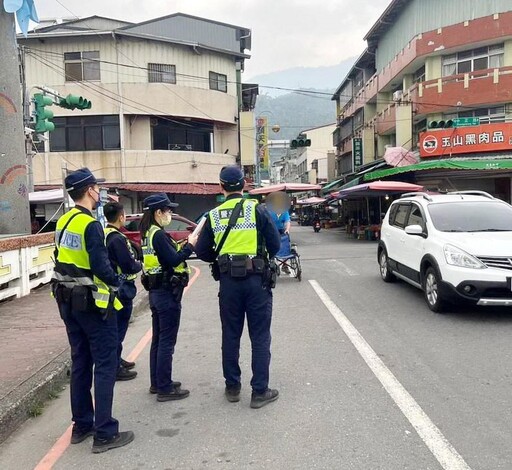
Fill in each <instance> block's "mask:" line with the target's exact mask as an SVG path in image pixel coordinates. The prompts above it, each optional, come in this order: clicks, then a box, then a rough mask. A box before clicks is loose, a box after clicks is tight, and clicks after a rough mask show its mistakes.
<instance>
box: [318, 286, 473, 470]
mask: <svg viewBox="0 0 512 470" xmlns="http://www.w3.org/2000/svg"><path fill="white" fill-rule="evenodd" d="M309 282H310V284H311V286H312V287H313V289H314V290H315V292H316V293H317V295H318V297H320V300H321V301H322V302H323V303H324V305H325V306H326V307H327V309H328V310H329V312H331V315H332V316H333V317H334V318H335V320H336V321H337V322H338V324H339V325H340V326H341V328H342V329H343V331H344V332H345V334H346V335H347V336H348V338H349V339H350V341H351V342H352V344H353V345H354V347H355V348H356V349H357V352H358V353H359V354H360V355H361V357H362V358H363V359H364V361H365V362H366V364H367V365H368V367H369V368H370V369H371V370H372V372H373V373H374V374H375V376H376V377H377V379H379V381H380V383H381V384H382V385H383V387H384V388H385V389H386V391H387V392H388V394H389V396H390V397H391V398H392V399H393V401H394V402H395V403H396V404H397V405H398V407H399V408H400V410H401V411H402V413H403V414H404V415H405V417H406V418H407V419H408V420H409V422H410V423H411V424H412V426H414V429H416V432H417V433H418V435H419V436H420V438H421V439H422V440H423V442H424V443H425V444H426V446H427V447H428V448H429V449H430V451H431V452H432V454H434V457H435V458H436V459H437V461H438V462H439V463H440V464H441V466H442V467H443V468H444V469H445V470H471V467H469V465H468V464H467V463H466V462H465V461H464V459H463V458H462V456H461V455H460V454H459V453H458V452H457V451H456V450H455V448H454V447H453V446H452V445H451V444H450V443H449V442H448V440H447V439H446V438H445V437H444V436H443V434H442V433H441V431H440V430H439V428H438V427H437V426H436V425H435V424H434V423H433V422H432V420H431V419H430V418H429V417H428V416H427V414H426V413H425V412H424V411H423V410H422V409H421V407H420V405H418V403H417V402H416V400H414V398H413V397H412V396H411V395H410V394H409V392H408V391H407V390H406V389H405V388H404V386H403V385H402V384H401V383H400V382H399V381H398V379H397V378H396V377H395V376H394V375H393V373H392V372H391V371H390V370H389V369H388V368H387V367H386V365H385V364H384V363H383V362H382V360H381V359H380V358H379V357H378V356H377V354H376V353H375V351H374V350H373V349H372V348H371V346H370V345H369V344H368V343H367V342H366V340H365V339H364V338H363V337H362V336H361V334H360V333H359V331H357V329H356V328H355V327H354V325H352V323H351V322H350V320H349V319H348V318H347V317H346V316H345V314H344V313H343V312H342V311H341V310H340V309H339V308H338V306H337V305H336V304H335V303H334V302H333V301H332V300H331V298H330V297H329V296H328V295H327V293H326V292H325V291H324V290H323V289H322V288H321V287H320V284H318V282H317V281H314V280H310V281H309Z"/></svg>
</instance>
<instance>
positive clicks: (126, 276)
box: [104, 227, 137, 281]
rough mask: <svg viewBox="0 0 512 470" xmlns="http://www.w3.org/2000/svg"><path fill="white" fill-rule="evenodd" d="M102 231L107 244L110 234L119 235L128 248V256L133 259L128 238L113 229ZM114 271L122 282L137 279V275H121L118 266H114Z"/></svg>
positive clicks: (107, 228)
mask: <svg viewBox="0 0 512 470" xmlns="http://www.w3.org/2000/svg"><path fill="white" fill-rule="evenodd" d="M104 231H105V243H106V242H107V239H108V236H109V235H110V234H111V233H118V234H119V235H121V236H122V237H123V238H124V241H125V242H126V246H127V247H128V251H129V252H130V256H131V257H132V258H135V253H134V252H133V249H132V246H131V245H130V241H129V240H128V237H127V236H126V235H125V234H124V233H123V232H121V231H119V230H117V229H115V228H113V227H105V228H104ZM107 246H108V245H107ZM116 271H117V274H118V275H119V277H120V278H121V279H123V280H124V281H134V280H135V279H137V274H125V273H123V271H121V268H120V267H119V266H116Z"/></svg>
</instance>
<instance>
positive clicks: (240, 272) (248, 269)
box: [218, 255, 267, 277]
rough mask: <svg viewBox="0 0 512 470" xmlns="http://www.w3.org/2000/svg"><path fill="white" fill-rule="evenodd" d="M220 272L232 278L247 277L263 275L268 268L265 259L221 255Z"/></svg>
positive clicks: (219, 261)
mask: <svg viewBox="0 0 512 470" xmlns="http://www.w3.org/2000/svg"><path fill="white" fill-rule="evenodd" d="M218 264H219V272H220V273H221V274H226V273H229V274H230V275H231V277H245V276H247V274H262V273H263V272H264V271H265V268H266V267H267V263H266V261H265V260H264V259H263V258H258V257H251V256H249V255H221V256H219V259H218Z"/></svg>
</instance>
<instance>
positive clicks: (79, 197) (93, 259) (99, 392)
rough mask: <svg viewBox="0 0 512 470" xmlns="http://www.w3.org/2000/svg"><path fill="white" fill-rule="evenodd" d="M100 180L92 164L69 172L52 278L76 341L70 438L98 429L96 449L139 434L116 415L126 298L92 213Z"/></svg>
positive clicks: (73, 345) (121, 443)
mask: <svg viewBox="0 0 512 470" xmlns="http://www.w3.org/2000/svg"><path fill="white" fill-rule="evenodd" d="M101 181H102V180H101ZM101 181H100V180H97V179H96V178H95V177H94V175H93V174H92V173H91V172H90V171H89V169H87V168H81V169H79V170H77V171H74V172H72V173H70V174H69V175H68V176H67V177H66V179H65V186H66V190H67V191H68V193H69V195H70V197H71V199H73V201H75V207H74V208H73V209H71V210H70V211H69V212H67V213H66V214H64V215H63V216H62V217H60V218H59V220H58V221H57V227H56V232H55V270H54V275H53V278H52V293H53V295H54V297H55V298H56V300H57V304H58V306H59V312H60V316H61V318H62V319H63V321H64V323H65V325H66V332H67V335H68V339H69V344H70V346H71V359H72V365H71V388H70V390H71V392H70V393H71V411H72V414H73V421H74V424H73V430H72V434H71V443H72V444H78V443H80V442H82V441H84V440H85V439H86V438H87V437H89V436H91V435H93V434H94V441H93V445H92V451H93V452H94V453H100V452H105V451H107V450H109V449H114V448H116V447H122V446H124V445H126V444H129V443H130V442H131V441H133V439H134V434H133V432H132V431H125V432H119V423H118V421H117V420H116V419H114V418H113V417H112V401H113V397H114V384H115V380H116V372H117V367H118V361H117V347H118V342H117V319H116V313H117V312H118V311H119V310H120V309H121V308H122V304H121V302H120V301H119V300H118V299H117V298H116V290H117V287H118V286H119V284H120V281H119V277H118V276H117V274H116V273H115V272H114V270H113V269H112V266H111V264H110V261H109V259H108V253H107V248H106V246H105V237H104V233H103V227H102V226H101V224H100V223H99V222H98V221H97V220H96V219H94V217H93V216H92V211H93V209H94V208H95V207H96V205H97V203H98V201H99V197H100V194H99V187H98V182H101ZM93 369H94V405H93V400H92V396H91V387H92V381H93Z"/></svg>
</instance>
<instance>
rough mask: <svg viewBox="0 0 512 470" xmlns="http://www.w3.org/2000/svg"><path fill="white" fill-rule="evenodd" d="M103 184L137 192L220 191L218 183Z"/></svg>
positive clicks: (212, 192)
mask: <svg viewBox="0 0 512 470" xmlns="http://www.w3.org/2000/svg"><path fill="white" fill-rule="evenodd" d="M105 186H107V187H110V188H117V189H123V190H125V191H134V192H138V193H170V194H196V195H203V196H208V195H216V194H221V193H222V191H221V189H220V187H219V185H218V184H201V183H109V184H105Z"/></svg>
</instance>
